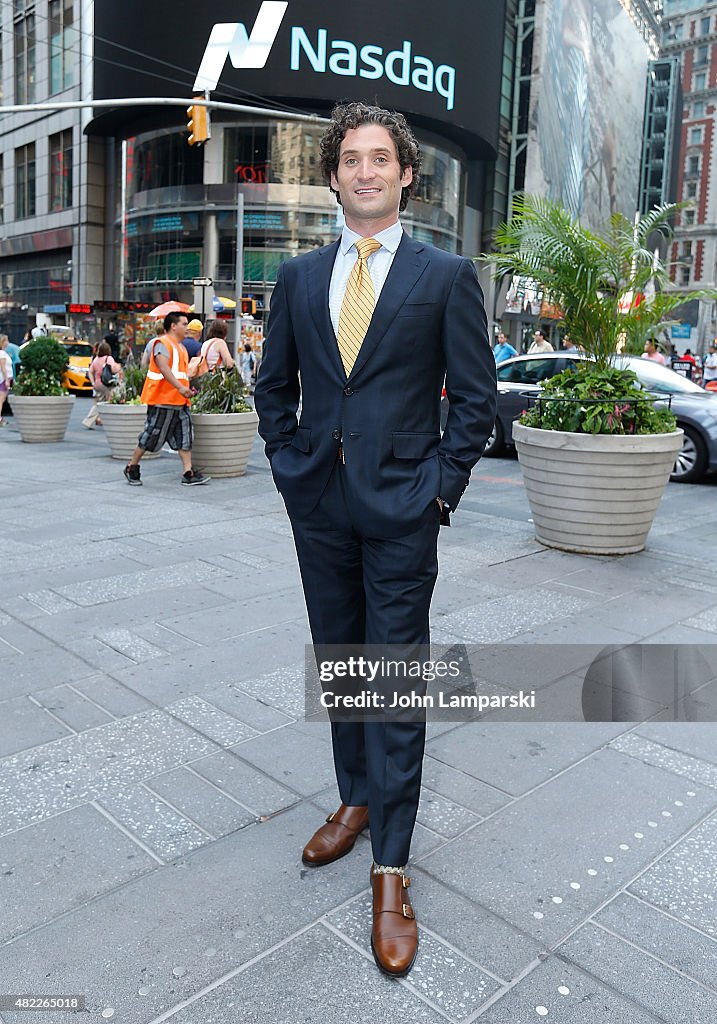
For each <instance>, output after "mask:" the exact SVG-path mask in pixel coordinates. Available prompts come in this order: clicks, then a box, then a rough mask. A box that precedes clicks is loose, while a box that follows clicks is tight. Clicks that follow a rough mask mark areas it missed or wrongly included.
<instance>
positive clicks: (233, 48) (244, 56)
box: [194, 0, 289, 93]
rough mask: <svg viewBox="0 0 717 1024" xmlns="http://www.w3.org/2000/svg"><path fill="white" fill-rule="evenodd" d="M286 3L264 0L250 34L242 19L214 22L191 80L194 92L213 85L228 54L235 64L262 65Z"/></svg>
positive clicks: (271, 44) (266, 57) (286, 0)
mask: <svg viewBox="0 0 717 1024" xmlns="http://www.w3.org/2000/svg"><path fill="white" fill-rule="evenodd" d="M288 6H289V4H288V0H264V3H263V4H262V5H261V7H260V9H259V13H258V14H257V16H256V21H255V22H254V28H253V29H252V30H251V35H249V34H248V32H247V30H246V28H245V26H244V25H243V24H242V23H241V22H223V23H221V24H219V25H215V26H214V28H213V29H212V31H211V35H210V36H209V42H208V43H207V48H206V50H205V51H204V56H203V57H202V63H201V64H200V65H199V71H198V72H197V77H196V78H195V80H194V92H195V93H196V92H204V91H205V90H209V91H211V90H212V89H216V87H217V83H218V82H219V79H220V78H221V74H222V71H223V70H224V65H225V64H226V60H227V57H229V59H230V60H231V62H232V66H233V67H235V68H263V67H264V65H265V64H266V62H267V60H268V59H269V54H270V53H271V48H272V46H273V45H274V40H275V39H276V37H277V34H278V32H279V29H280V27H281V23H282V21H283V20H284V15H285V14H286V8H287V7H288Z"/></svg>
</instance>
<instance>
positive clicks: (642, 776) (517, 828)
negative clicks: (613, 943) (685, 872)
mask: <svg viewBox="0 0 717 1024" xmlns="http://www.w3.org/2000/svg"><path fill="white" fill-rule="evenodd" d="M656 772H657V773H658V774H657V775H656ZM690 793H694V795H693V796H690V795H689V794H690ZM677 801H679V805H678V803H677ZM583 806H585V807H588V806H589V808H590V813H589V816H588V815H585V814H581V813H580V810H581V807H583ZM715 807H717V793H715V792H714V791H712V790H707V789H704V788H702V787H700V788H697V787H696V786H695V787H692V786H691V785H690V784H689V783H685V782H684V781H683V780H681V779H679V778H677V777H676V776H674V775H671V774H669V773H667V772H660V771H659V769H654V768H652V767H648V766H647V765H644V764H642V762H639V761H636V760H634V759H632V758H629V757H626V756H625V755H623V754H620V753H618V752H617V751H615V750H602V751H598V752H597V753H595V754H594V755H593V756H592V757H590V758H589V759H588V760H587V761H583V762H582V763H581V764H578V765H575V766H574V767H573V768H571V769H570V770H569V771H566V772H564V773H563V774H562V775H561V776H560V777H559V778H558V779H555V780H554V781H553V782H552V783H551V784H550V785H547V786H543V787H541V788H540V789H538V790H537V791H535V792H534V793H532V794H531V796H530V799H527V798H523V799H521V800H518V801H516V802H515V803H513V804H511V805H510V806H508V807H506V808H503V809H502V810H499V811H497V812H496V813H495V814H494V815H493V816H492V817H491V818H490V819H489V820H487V821H484V822H482V823H481V824H480V825H478V826H476V827H475V828H473V829H472V830H470V831H469V832H467V833H466V834H464V835H462V836H460V837H459V838H458V839H455V840H454V841H453V842H452V843H451V844H449V845H447V846H444V847H442V848H441V849H440V850H438V851H437V852H436V853H433V854H431V855H430V856H428V857H426V858H425V859H424V860H423V861H422V864H421V866H422V867H423V868H424V869H425V870H426V871H429V872H430V873H431V875H432V876H433V877H435V878H438V879H441V880H443V881H445V882H446V883H447V884H448V885H450V886H452V887H453V888H454V889H455V890H457V891H458V892H460V893H462V894H464V895H465V896H466V897H467V898H468V899H471V900H473V901H474V902H476V903H479V904H480V905H481V906H484V907H486V908H487V909H488V910H490V911H491V912H492V913H493V914H495V915H496V916H498V917H501V918H503V919H504V920H505V921H507V922H508V923H510V924H512V925H513V926H514V927H516V928H519V929H520V930H521V931H523V932H525V933H527V934H529V935H532V936H534V937H535V939H536V940H538V941H539V942H541V943H545V944H548V945H551V946H552V945H554V944H555V943H557V942H559V941H560V940H561V939H562V938H563V937H564V936H566V935H567V934H568V932H570V931H571V930H572V929H573V928H575V927H576V926H577V925H578V924H580V923H581V922H583V921H584V920H585V919H586V918H587V917H589V916H590V915H591V914H592V913H594V912H595V911H596V910H597V909H598V908H599V907H600V906H601V904H602V903H603V902H604V901H605V900H606V899H608V898H609V897H611V896H614V895H615V894H616V893H617V892H618V891H619V890H620V889H622V888H623V887H624V886H626V885H629V884H630V882H631V881H632V880H633V879H634V878H635V877H636V876H637V875H639V874H641V873H642V872H644V871H645V869H646V868H648V867H649V866H650V865H651V864H652V862H653V861H654V860H655V859H656V858H657V857H658V856H659V855H660V853H661V852H662V851H663V850H664V849H665V848H666V847H668V846H670V845H672V843H674V842H676V841H678V840H679V839H680V837H681V836H684V835H685V834H686V833H687V832H688V831H689V830H690V829H691V828H692V827H693V826H694V825H695V824H696V823H698V822H699V821H700V820H701V819H702V818H703V817H704V816H705V815H706V814H707V813H709V812H711V811H713V810H714V809H715ZM684 843H685V844H686V854H687V856H688V857H689V858H691V859H690V860H689V863H690V864H692V862H693V861H694V862H695V864H700V865H701V872H702V876H703V877H704V871H705V870H707V865H708V863H709V856H710V849H711V847H710V845H709V843H710V836H709V835H706V836H705V837H704V840H703V842H702V843H699V842H696V841H693V842H692V843H691V842H690V839H686V840H684ZM687 844H689V845H687ZM669 857H670V858H673V857H675V853H674V852H673V854H671V855H669ZM668 860H669V858H668ZM687 862H688V861H686V863H687ZM477 864H480V865H481V870H480V871H476V870H475V865H477ZM665 870H666V872H667V874H666V875H665V872H663V871H661V870H660V867H659V866H657V867H655V868H654V869H653V871H654V872H655V875H654V876H652V877H654V885H655V886H659V884H660V882H659V881H658V880H659V879H661V878H663V877H665V878H667V877H671V876H670V873H669V868H667V869H665ZM647 885H648V882H647V881H645V882H641V881H640V882H638V883H637V889H636V892H637V893H638V895H639V894H640V892H641V891H642V889H644V888H645V887H646V886H647ZM676 898H677V899H678V900H679V902H680V903H682V902H686V901H687V900H688V887H687V886H685V887H684V888H682V889H680V891H679V893H678V894H677V897H676ZM650 902H653V903H654V902H655V899H652V900H650ZM695 902H696V905H697V907H703V909H704V911H705V912H707V904H708V902H709V901H708V900H707V897H704V898H703V897H696V898H695Z"/></svg>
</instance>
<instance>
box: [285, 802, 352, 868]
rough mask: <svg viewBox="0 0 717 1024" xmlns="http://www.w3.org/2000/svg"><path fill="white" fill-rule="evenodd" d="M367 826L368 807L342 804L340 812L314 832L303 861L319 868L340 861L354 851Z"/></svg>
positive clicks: (332, 815)
mask: <svg viewBox="0 0 717 1024" xmlns="http://www.w3.org/2000/svg"><path fill="white" fill-rule="evenodd" d="M367 825H368V807H349V806H347V804H341V806H340V807H339V809H338V811H335V812H334V813H333V814H330V815H329V816H328V818H327V819H326V824H325V825H322V826H321V828H320V829H317V831H316V832H314V834H313V836H312V837H311V839H310V840H309V841H308V843H307V844H306V846H305V847H304V853H303V855H302V858H301V859H302V860H303V862H304V864H310V865H311V866H312V867H317V868H318V867H321V866H322V865H323V864H330V863H331V862H332V861H334V860H338V859H339V857H343V856H345V855H346V854H347V853H349V852H350V851H351V850H353V848H354V843H355V842H356V838H357V836H358V834H359V832H361V831H363V829H365V828H366V826H367Z"/></svg>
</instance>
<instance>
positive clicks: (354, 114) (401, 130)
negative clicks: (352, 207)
mask: <svg viewBox="0 0 717 1024" xmlns="http://www.w3.org/2000/svg"><path fill="white" fill-rule="evenodd" d="M364 124H379V125H381V126H382V127H383V128H386V129H387V131H388V133H389V134H390V136H391V138H392V139H393V141H394V142H395V143H396V152H397V154H398V162H399V164H400V166H401V172H403V171H405V170H406V168H407V167H410V168H411V169H412V170H413V181H411V183H410V184H409V185H404V187H403V189H402V191H401V203H400V206H399V209H400V210H401V211H403V210H405V209H406V207H407V206H408V200H409V199H410V198H411V196H412V195H415V193H416V188H417V186H418V179H419V175H420V171H421V150H420V148H419V145H418V142H417V141H416V137H415V135H414V134H413V132H412V131H411V129H410V128H409V126H408V122H407V121H406V118H405V117H404V116H403V114H399V113H398V112H397V111H395V110H384V109H383V107H371V106H369V105H368V104H367V103H339V104H337V105H336V106H335V107H334V109H333V110H332V111H331V123H330V124H329V126H328V128H327V129H326V131H325V132H324V134H323V135H322V136H321V142H320V150H319V152H320V156H321V170H322V173H323V175H324V178H325V180H326V183H327V184H328V186H329V189H330V190H331V192H333V193H334V195H335V196H336V202H337V203H339V204H340V203H341V196H340V195H339V193H338V192H337V191H336V189H334V188H332V186H331V175H332V174H336V172H337V171H338V168H339V154H340V152H341V143H342V142H343V140H344V136H345V135H346V132H348V131H350V130H351V129H352V128H360V127H361V126H362V125H364Z"/></svg>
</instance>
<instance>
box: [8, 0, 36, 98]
mask: <svg viewBox="0 0 717 1024" xmlns="http://www.w3.org/2000/svg"><path fill="white" fill-rule="evenodd" d="M13 31H14V40H15V102H16V103H34V102H35V6H34V0H33V2H30V0H28V2H27V3H25V2H24V0H15V26H14V30H13Z"/></svg>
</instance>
